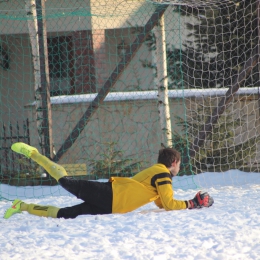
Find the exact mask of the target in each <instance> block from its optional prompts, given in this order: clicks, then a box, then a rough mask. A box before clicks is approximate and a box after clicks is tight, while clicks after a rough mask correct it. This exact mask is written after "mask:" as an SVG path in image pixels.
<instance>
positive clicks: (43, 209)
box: [4, 199, 60, 219]
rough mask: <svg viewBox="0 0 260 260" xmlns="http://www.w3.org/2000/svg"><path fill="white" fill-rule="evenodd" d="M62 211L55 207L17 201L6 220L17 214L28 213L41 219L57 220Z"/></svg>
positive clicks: (5, 215)
mask: <svg viewBox="0 0 260 260" xmlns="http://www.w3.org/2000/svg"><path fill="white" fill-rule="evenodd" d="M59 210H60V209H59V208H57V207H54V206H42V205H37V204H27V203H25V202H23V201H21V200H19V199H17V200H15V201H14V202H13V204H12V206H11V207H10V208H9V209H7V210H6V212H5V214H4V218H5V219H8V218H10V217H11V216H13V215H14V214H16V213H22V212H23V211H27V212H28V213H29V214H32V215H36V216H39V217H50V218H57V214H58V211H59Z"/></svg>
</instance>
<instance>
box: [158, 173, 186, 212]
mask: <svg viewBox="0 0 260 260" xmlns="http://www.w3.org/2000/svg"><path fill="white" fill-rule="evenodd" d="M154 184H155V186H156V189H157V192H158V194H159V196H160V200H161V204H162V206H163V208H164V209H165V210H180V209H186V208H188V207H189V206H190V204H189V203H188V202H187V201H183V200H175V199H174V197H173V189H172V180H171V176H170V174H166V173H164V174H158V175H157V176H155V177H154Z"/></svg>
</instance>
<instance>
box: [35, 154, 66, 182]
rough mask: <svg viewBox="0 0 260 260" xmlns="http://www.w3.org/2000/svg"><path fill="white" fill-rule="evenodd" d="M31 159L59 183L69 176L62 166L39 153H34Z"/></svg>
mask: <svg viewBox="0 0 260 260" xmlns="http://www.w3.org/2000/svg"><path fill="white" fill-rule="evenodd" d="M31 159H32V160H34V161H35V162H37V163H38V164H39V165H41V166H42V167H43V168H44V169H45V170H46V171H47V172H48V173H49V174H50V175H51V176H52V177H53V178H54V179H56V180H57V181H58V180H59V179H60V178H62V177H64V176H67V175H68V174H67V172H66V170H65V169H64V168H63V167H62V166H61V165H59V164H57V163H55V162H53V161H51V160H50V159H48V158H47V157H46V156H44V155H42V154H40V153H38V152H37V151H32V154H31Z"/></svg>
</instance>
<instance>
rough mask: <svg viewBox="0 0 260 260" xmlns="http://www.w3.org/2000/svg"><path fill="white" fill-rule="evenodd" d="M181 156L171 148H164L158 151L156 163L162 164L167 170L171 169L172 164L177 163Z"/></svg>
mask: <svg viewBox="0 0 260 260" xmlns="http://www.w3.org/2000/svg"><path fill="white" fill-rule="evenodd" d="M180 160H181V154H180V153H179V152H178V151H177V150H175V149H173V148H164V149H161V150H160V151H159V155H158V160H157V162H158V163H161V164H164V165H165V166H166V167H167V168H169V167H171V164H172V163H173V162H175V161H176V162H179V161H180Z"/></svg>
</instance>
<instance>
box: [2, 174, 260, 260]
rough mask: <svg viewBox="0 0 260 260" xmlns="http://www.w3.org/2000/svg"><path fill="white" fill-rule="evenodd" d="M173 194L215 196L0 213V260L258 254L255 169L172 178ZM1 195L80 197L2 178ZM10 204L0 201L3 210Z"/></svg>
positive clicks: (58, 201)
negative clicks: (171, 204)
mask: <svg viewBox="0 0 260 260" xmlns="http://www.w3.org/2000/svg"><path fill="white" fill-rule="evenodd" d="M173 181H174V183H173V187H174V190H175V198H176V199H191V198H193V197H194V195H195V194H196V192H197V191H198V190H200V189H202V190H204V191H208V192H209V193H210V195H212V197H213V198H214V200H215V203H214V205H213V206H212V207H210V208H203V209H200V210H182V211H170V212H169V211H168V212H166V211H159V212H154V211H153V210H154V209H156V206H155V205H154V204H153V203H150V204H148V205H146V206H144V207H142V208H140V209H137V210H136V211H134V212H130V213H127V214H122V215H120V214H114V215H99V216H79V217H77V218H76V219H71V220H64V219H51V218H39V217H36V216H33V215H29V214H28V213H22V214H16V215H14V216H13V217H11V218H10V219H8V220H5V219H3V218H0V229H1V231H0V259H1V260H7V259H26V260H29V259H69V260H70V259H98V260H100V259H107V260H110V259H131V260H132V259H154V260H155V259H158V260H159V259H160V260H161V259H162V260H164V259H174V260H175V259H187V260H190V259H191V260H192V259H196V260H200V259H223V260H228V259H236V260H237V259H241V260H242V259H243V260H247V259H254V260H255V259H260V217H259V216H260V206H259V200H260V195H259V194H260V173H244V172H240V171H237V170H233V171H228V172H225V173H203V174H200V175H197V176H195V177H193V178H192V177H175V178H174V179H173ZM0 195H1V196H2V197H4V198H6V197H7V196H8V198H10V199H13V198H15V197H20V198H25V201H27V202H30V203H37V204H43V205H47V204H49V205H55V206H58V207H65V206H70V205H74V204H77V203H80V202H81V201H79V200H77V199H76V198H74V197H73V196H71V195H70V194H68V193H67V192H65V191H63V190H62V188H60V187H44V188H42V187H26V188H24V187H21V188H19V189H17V188H14V187H10V186H7V185H3V184H2V185H0ZM10 205H11V202H10V201H6V200H4V199H2V200H0V214H1V215H2V216H3V214H4V211H5V210H6V209H7V208H8V207H9V206H10Z"/></svg>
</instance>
